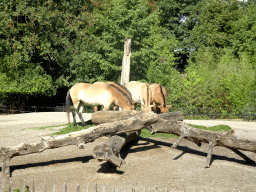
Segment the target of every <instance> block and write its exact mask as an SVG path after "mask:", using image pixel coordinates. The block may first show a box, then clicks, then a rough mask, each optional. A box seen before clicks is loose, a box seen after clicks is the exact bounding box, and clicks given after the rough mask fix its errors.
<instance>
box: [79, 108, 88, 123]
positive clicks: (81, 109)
mask: <svg viewBox="0 0 256 192" xmlns="http://www.w3.org/2000/svg"><path fill="white" fill-rule="evenodd" d="M83 109H84V107H83V105H82V104H80V105H79V111H78V116H79V118H80V120H81V123H82V126H85V125H86V124H85V122H84V119H83Z"/></svg>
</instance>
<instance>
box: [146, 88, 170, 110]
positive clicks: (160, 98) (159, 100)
mask: <svg viewBox="0 0 256 192" xmlns="http://www.w3.org/2000/svg"><path fill="white" fill-rule="evenodd" d="M150 90H151V93H152V102H153V111H154V112H155V113H167V112H168V110H169V108H170V107H171V105H167V104H166V90H165V88H164V87H163V86H162V85H160V84H157V83H154V84H152V85H150Z"/></svg>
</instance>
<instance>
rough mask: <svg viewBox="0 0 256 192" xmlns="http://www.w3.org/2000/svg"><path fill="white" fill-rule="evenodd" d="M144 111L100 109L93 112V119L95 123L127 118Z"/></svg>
mask: <svg viewBox="0 0 256 192" xmlns="http://www.w3.org/2000/svg"><path fill="white" fill-rule="evenodd" d="M143 113H144V112H143V111H135V110H132V111H98V112H95V113H94V114H92V117H91V121H92V123H93V124H95V125H99V124H103V123H111V122H115V121H121V120H126V119H129V118H131V117H135V116H137V115H141V114H143Z"/></svg>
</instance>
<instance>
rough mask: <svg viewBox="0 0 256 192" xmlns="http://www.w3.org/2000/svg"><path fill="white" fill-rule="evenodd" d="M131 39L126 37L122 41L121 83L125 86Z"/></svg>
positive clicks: (128, 71) (128, 74) (128, 76)
mask: <svg viewBox="0 0 256 192" xmlns="http://www.w3.org/2000/svg"><path fill="white" fill-rule="evenodd" d="M131 42H132V40H131V39H128V38H126V39H125V42H124V57H123V61H122V73H121V82H120V83H121V85H123V86H126V84H127V83H129V78H130V63H131V56H132V54H131Z"/></svg>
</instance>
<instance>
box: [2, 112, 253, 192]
mask: <svg viewBox="0 0 256 192" xmlns="http://www.w3.org/2000/svg"><path fill="white" fill-rule="evenodd" d="M83 116H84V118H85V119H86V120H89V119H90V117H91V114H83ZM185 122H186V123H190V124H198V125H204V126H214V125H219V124H226V125H229V126H230V127H231V128H232V129H234V130H235V134H236V136H238V137H240V138H246V139H250V140H254V139H255V138H256V132H255V131H256V122H243V121H219V120H211V121H209V120H203V121H202V120H200V121H197V120H185ZM66 123H67V117H66V114H65V113H56V112H55V113H27V114H17V115H0V146H3V147H7V146H15V145H18V144H20V143H22V142H24V143H31V142H35V141H38V140H39V139H40V138H41V137H42V136H45V135H49V134H51V133H54V132H55V131H57V130H58V129H60V128H62V127H50V128H45V129H36V127H42V126H52V125H62V124H66ZM176 139H177V138H170V139H167V140H160V139H147V138H140V140H139V141H138V143H137V144H136V145H133V146H130V147H127V149H126V152H128V153H127V154H126V155H127V156H126V157H125V161H126V164H124V165H122V166H121V168H113V167H109V165H108V164H107V163H105V162H98V161H97V160H96V159H94V158H93V157H92V154H93V149H94V147H95V146H96V145H99V144H102V143H103V142H105V141H107V140H108V138H107V137H102V138H99V139H97V140H95V141H94V142H93V143H89V144H86V148H85V149H84V150H81V149H78V148H77V147H76V146H67V147H62V148H58V149H52V150H46V151H44V152H42V153H38V154H31V155H27V156H21V157H15V158H13V159H12V160H11V165H12V167H11V172H12V178H13V179H14V183H15V186H16V187H19V186H20V182H21V179H22V178H25V181H26V184H28V185H29V186H31V180H32V179H33V180H34V181H35V185H36V191H43V190H44V183H45V179H47V180H46V182H47V189H48V191H49V190H50V188H52V185H53V182H55V183H56V189H57V191H62V190H63V183H64V182H66V183H67V186H68V191H75V188H76V186H77V183H79V184H80V185H81V191H86V188H87V184H89V185H88V186H89V191H92V190H93V188H94V183H95V182H97V184H98V187H99V190H98V191H100V192H101V191H102V188H103V185H105V186H106V191H107V192H108V191H109V192H110V191H113V187H114V186H116V189H121V190H122V191H132V190H131V189H132V188H134V189H135V190H136V191H144V188H145V189H146V191H152V192H158V191H159V192H160V191H166V188H168V190H169V191H256V164H252V165H248V164H246V163H245V162H244V161H243V160H242V159H241V158H240V157H239V156H237V155H236V154H234V153H233V152H232V151H230V150H228V149H226V148H223V147H215V148H214V151H213V153H214V155H213V158H212V163H211V167H210V168H207V169H206V168H204V164H205V161H206V156H207V153H206V152H207V149H208V146H207V145H206V144H203V145H202V147H201V148H199V147H198V146H196V145H195V144H194V143H191V142H190V141H186V140H183V141H182V142H181V144H180V145H179V146H178V148H177V149H171V148H170V147H171V146H172V144H173V142H175V140H176ZM245 154H246V155H248V156H249V157H250V158H251V159H253V160H254V161H256V157H255V153H251V152H245ZM0 181H1V172H0ZM0 184H1V183H0Z"/></svg>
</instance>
